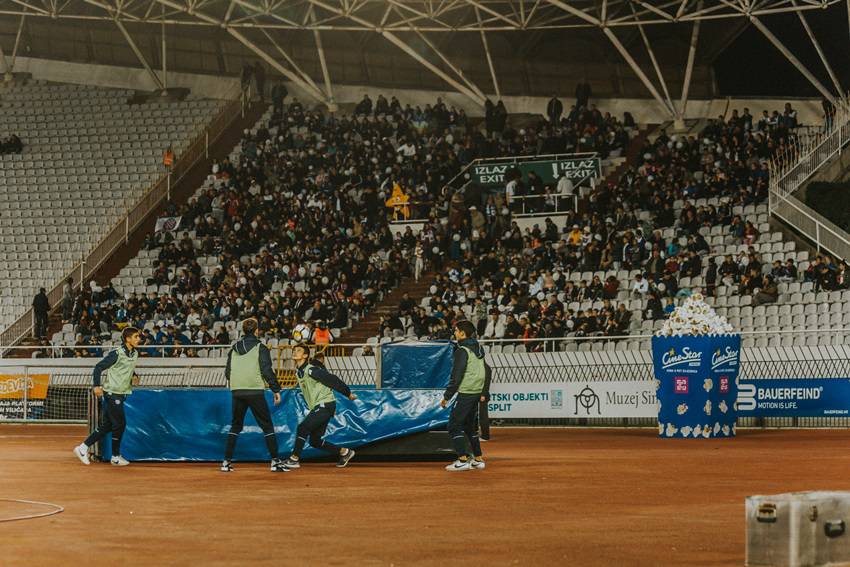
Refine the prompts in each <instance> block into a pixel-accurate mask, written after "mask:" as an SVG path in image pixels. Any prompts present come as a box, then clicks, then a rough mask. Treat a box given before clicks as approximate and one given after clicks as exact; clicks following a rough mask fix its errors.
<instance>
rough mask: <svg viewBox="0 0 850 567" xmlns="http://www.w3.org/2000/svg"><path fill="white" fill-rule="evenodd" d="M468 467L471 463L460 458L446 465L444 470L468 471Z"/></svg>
mask: <svg viewBox="0 0 850 567" xmlns="http://www.w3.org/2000/svg"><path fill="white" fill-rule="evenodd" d="M470 469H472V465H470V464H469V461H461V460H460V459H458V460H456V461H455V462H453V463H452V464H450V465H448V466H447V467H446V470H447V471H450V472H455V471H468V470H470Z"/></svg>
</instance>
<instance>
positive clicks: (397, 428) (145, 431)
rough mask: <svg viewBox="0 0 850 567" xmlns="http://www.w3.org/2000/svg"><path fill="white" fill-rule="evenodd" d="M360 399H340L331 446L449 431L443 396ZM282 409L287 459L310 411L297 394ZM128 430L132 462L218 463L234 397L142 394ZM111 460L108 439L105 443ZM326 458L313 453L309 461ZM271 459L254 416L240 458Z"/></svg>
mask: <svg viewBox="0 0 850 567" xmlns="http://www.w3.org/2000/svg"><path fill="white" fill-rule="evenodd" d="M355 393H356V394H357V396H358V399H357V400H355V401H350V400H348V399H344V398H341V397H340V396H337V405H336V408H337V409H336V416H335V417H334V418H333V419H332V420H331V422H330V425H329V426H328V430H327V433H326V439H328V441H330V442H332V443H335V444H338V445H342V446H344V447H357V446H359V445H363V444H366V443H372V442H375V441H382V440H384V439H390V438H394V437H402V436H405V435H410V434H413V433H419V432H421V431H430V430H433V429H438V428H440V427H444V426H445V425H446V424H447V423H448V418H449V409H442V408H440V400H441V399H442V392H441V391H440V390H359V389H358V390H355ZM281 395H282V398H283V399H282V400H281V403H280V405H277V406H275V405H273V404H272V394H271V392H269V391H266V400H267V402H268V403H269V406H270V407H271V408H272V420H273V421H274V425H275V433H276V434H277V442H278V446H279V449H280V454H281V455H282V456H286V455H288V454H289V451H290V450H291V449H292V444H293V443H294V441H295V429H296V427H297V426H298V422H299V421H301V420H302V419H303V418H304V417H305V416H306V415H307V406H306V404H305V403H304V398H303V397H302V396H301V394H300V392H299V391H298V390H283V391H282V392H281ZM124 409H125V412H126V418H127V429H126V431H125V433H124V439H123V441H122V443H121V453H122V454H123V456H124V457H125V458H127V459H129V460H131V461H220V460H221V459H222V458H223V455H224V442H225V437H226V436H227V433H228V432H229V431H230V420H231V395H230V391H229V390H225V389H191V390H136V391H135V392H134V393H133V394H132V395H131V396H128V397H127V401H126V402H125V406H124ZM100 445H101V448H102V451H103V455H104V457H106V458H109V457H111V451H110V446H109V445H110V443H109V437H107V438H106V439H104V441H102V442H101V444H100ZM320 454H322V453H321V452H319V451H317V450H315V449H313V448H312V447H310V445H309V443H308V445H307V448H306V449H305V451H304V453H303V456H305V457H312V456H317V455H320ZM268 458H269V455H268V451H267V450H266V445H265V443H264V442H263V434H262V431H260V428H259V427H258V426H257V423H256V421H254V417H253V416H252V415H251V413H250V412H248V416H247V417H246V418H245V426H244V428H243V430H242V433H241V434H240V435H239V441H238V443H237V445H236V453H235V455H234V460H237V461H265V460H268Z"/></svg>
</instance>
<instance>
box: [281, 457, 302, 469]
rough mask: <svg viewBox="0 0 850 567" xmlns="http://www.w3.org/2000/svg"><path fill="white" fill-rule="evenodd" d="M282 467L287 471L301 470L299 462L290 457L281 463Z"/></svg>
mask: <svg viewBox="0 0 850 567" xmlns="http://www.w3.org/2000/svg"><path fill="white" fill-rule="evenodd" d="M283 466H285V467H286V468H287V469H300V468H301V461H300V460H297V459H293V458H292V457H289V458H288V459H286V460H285V461H283Z"/></svg>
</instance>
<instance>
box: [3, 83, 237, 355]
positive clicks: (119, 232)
mask: <svg viewBox="0 0 850 567" xmlns="http://www.w3.org/2000/svg"><path fill="white" fill-rule="evenodd" d="M237 87H238V85H237ZM244 96H245V93H243V91H242V90H241V88H239V89H238V90H237V89H234V91H233V92H232V93H231V95H230V96H229V97H228V102H227V103H226V104H225V105H224V106H223V107H222V108H221V109H220V110H219V112H218V113H217V114H216V115H215V116H214V117H213V119H212V120H211V121H210V122H209V123H208V124H207V126H206V128H204V130H203V131H201V132H199V133H198V134H197V135H196V136H195V138H194V140H192V142H191V143H190V144H189V145H188V146H187V147H186V149H185V150H184V151H183V152H182V154H181V155H179V156H177V157H176V159H175V160H174V164H173V166H172V167H171V168H170V169H169V170H167V171H165V172H163V174H162V175H161V176H160V178H159V179H158V180H157V181H156V182H154V183H153V184H152V185H151V186H150V187H149V188H148V189H147V190H145V191H144V192H143V194H142V197H141V198H140V199H139V200H138V201H137V202H136V204H135V205H133V206H132V208H130V209H128V210H127V214H126V216H125V217H124V218H123V219H122V220H120V221H119V222H118V223H117V224H116V225H115V226H113V227H112V229H111V230H110V231H109V232H108V233H107V235H106V236H105V237H103V238H102V239H101V241H100V242H99V243H98V244H97V245H96V246H95V247H94V248H93V249H92V250H91V252H89V253H88V254H87V255H86V256H85V257H84V258H83V259H82V261H81V262H79V263H78V264H76V265H75V266H74V267H73V268H71V270H70V271H69V272H68V273H67V274H66V275H65V276H63V277H62V278H61V279H60V280H59V281H58V282H56V284H55V285H54V286H53V287H52V288H51V289H50V290H49V291H48V292H47V298H48V301H49V302H50V305H53V306H56V305H59V303H60V302H61V300H62V288H63V286H64V285H65V281H66V280H67V279H68V278H69V277H73V278H74V279H75V280H76V281H77V285H84V284H85V281H86V280H87V278H89V277H91V275H93V274H94V273H95V271H97V269H98V268H100V266H101V265H103V263H104V262H106V261H107V260H108V259H109V257H110V256H111V255H112V253H113V252H115V250H117V249H118V248H119V247H120V246H122V245H124V244H126V243H127V241H128V240H129V237H130V234H131V233H132V232H134V231H135V230H136V229H137V228H138V227H139V225H140V224H141V223H142V222H143V221H144V220H145V218H146V217H147V216H148V215H149V214H150V213H151V212H152V211H153V210H154V209H155V208H156V207H157V206H159V204H160V203H161V202H162V201H163V200H164V199H170V198H171V186H172V185H173V184H176V183H177V182H178V181H180V180H181V179H182V178H183V176H184V175H186V173H188V172H189V170H190V169H192V167H194V166H195V164H196V163H198V161H199V160H201V159H203V158H205V157H207V155H208V152H209V146H210V144H211V143H214V142H215V141H216V140H218V138H219V137H220V136H221V135H222V133H224V131H225V130H226V129H227V128H228V127H229V126H230V125H231V124H232V123H233V122H234V121H236V120H238V119H239V118H240V116H242V115H243V114H244V112H245V100H244ZM34 316H35V314H34V313H33V310H32V308H30V309H28V310H27V311H26V312H25V313H24V314H23V315H21V316H20V317H19V318H18V319H17V320H16V321H15V322H14V323H12V324H11V325H9V326H8V327H7V328H6V329H5V330H3V332H2V333H0V344H3V345H14V344H15V343H17V342H18V341H20V340H21V339H22V338H24V337H26V336H27V335H29V334H30V333H31V332H32V330H33V327H34ZM6 348H8V347H6ZM5 350H6V349H5V348H2V347H0V352H5Z"/></svg>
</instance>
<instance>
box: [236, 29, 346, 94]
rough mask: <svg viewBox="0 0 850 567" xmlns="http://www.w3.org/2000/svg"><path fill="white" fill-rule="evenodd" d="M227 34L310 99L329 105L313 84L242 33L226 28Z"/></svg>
mask: <svg viewBox="0 0 850 567" xmlns="http://www.w3.org/2000/svg"><path fill="white" fill-rule="evenodd" d="M227 33H229V34H230V35H232V36H233V37H234V38H235V39H236V40H238V41H239V43H241V44H242V45H244V46H245V47H247V48H248V49H250V50H251V51H253V52H254V53H255V54H256V55H257V56H258V57H259V58H260V59H262V60H263V61H265V62H266V63H268V64H269V65H271V66H272V68H274V69H275V70H276V71H277V72H278V73H280V74H281V75H283V76H284V77H286V78H287V79H289V80H290V81H292V82H293V83H295V84H296V85H298V86H299V87H301V88H302V89H304V90H305V91H307V94H309V95H310V96H311V97H313V98H314V99H316V100H317V101H319V102H321V103H322V104H324V105H325V106H328V105H329V104H330V101H328V99H327V97H326V96H325V94H324V93H323V92H322V91H321V90H319V89H318V88H316V86H315V84H313V85H311V84H310V83H308V82H306V81H305V80H304V79H302V78H301V77H300V76H298V75H297V74H295V73H293V72H292V71H290V70H289V69H287V68H286V67H284V66H283V65H281V64H280V63H279V62H278V61H277V60H275V58H274V57H272V56H271V55H269V54H268V53H266V52H265V51H264V50H263V49H262V48H260V47H259V46H257V45H256V44H255V43H254V42H252V41H251V40H250V39H248V38H247V37H245V36H244V35H242V32H240V31H239V30H237V29H234V28H232V27H229V26H228V28H227Z"/></svg>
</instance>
